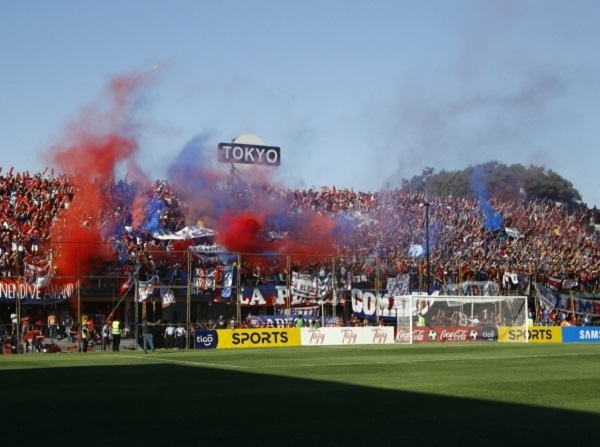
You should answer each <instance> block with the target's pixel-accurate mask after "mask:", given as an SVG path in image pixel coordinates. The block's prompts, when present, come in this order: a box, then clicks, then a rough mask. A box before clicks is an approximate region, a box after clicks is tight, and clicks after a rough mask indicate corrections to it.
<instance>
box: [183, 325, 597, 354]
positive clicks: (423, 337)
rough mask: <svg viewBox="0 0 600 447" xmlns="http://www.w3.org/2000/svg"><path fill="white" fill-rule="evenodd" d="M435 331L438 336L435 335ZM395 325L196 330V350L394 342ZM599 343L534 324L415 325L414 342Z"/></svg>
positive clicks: (593, 333) (589, 334)
mask: <svg viewBox="0 0 600 447" xmlns="http://www.w3.org/2000/svg"><path fill="white" fill-rule="evenodd" d="M433 334H435V335H433ZM397 335H398V334H397V333H396V328H394V327H392V326H384V327H325V328H318V329H313V328H262V329H219V330H196V331H195V332H194V344H193V347H194V348H195V349H247V348H274V347H293V346H339V345H380V344H393V343H394V342H395V339H396V337H397ZM525 341H526V342H528V343H600V326H577V327H560V326H550V327H549V326H532V327H530V328H528V329H527V330H526V331H525V330H524V329H523V328H522V327H510V326H507V327H503V326H500V327H475V326H473V327H468V328H456V329H455V330H449V329H448V328H442V327H439V328H436V327H433V326H432V327H427V328H415V329H414V331H413V342H414V343H444V342H473V343H477V342H497V343H522V342H525Z"/></svg>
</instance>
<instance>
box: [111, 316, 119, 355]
mask: <svg viewBox="0 0 600 447" xmlns="http://www.w3.org/2000/svg"><path fill="white" fill-rule="evenodd" d="M111 329H112V330H111V332H112V339H113V351H115V352H116V351H118V350H119V346H121V322H120V321H119V319H118V318H116V317H115V319H114V320H113V322H112V328H111Z"/></svg>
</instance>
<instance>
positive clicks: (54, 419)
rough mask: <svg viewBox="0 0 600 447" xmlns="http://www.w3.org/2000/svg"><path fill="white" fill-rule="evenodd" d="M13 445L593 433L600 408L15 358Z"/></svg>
mask: <svg viewBox="0 0 600 447" xmlns="http://www.w3.org/2000/svg"><path fill="white" fill-rule="evenodd" d="M0 382H1V383H2V393H1V399H2V408H3V411H2V412H3V415H4V418H3V422H2V425H3V429H2V433H3V434H2V436H1V437H2V441H1V442H2V445H3V446H12V445H19V446H26V445H36V446H39V445H61V446H63V447H64V446H69V445H77V446H80V445H84V446H86V447H90V446H95V445H105V446H106V445H110V446H119V445H130V446H137V445H152V446H154V445H160V446H193V445H218V446H229V445H235V446H244V445H251V446H254V445H256V446H258V445H260V446H271V445H282V446H298V445H302V446H307V445H308V446H320V445H335V446H351V445H363V446H364V445H377V446H387V445H392V443H393V444H394V445H402V444H405V443H407V442H410V443H415V444H419V445H477V446H489V445H502V446H506V445H526V444H529V445H530V444H531V443H534V445H544V444H547V445H557V444H562V445H576V444H578V445H582V444H585V443H586V442H593V441H595V439H596V435H593V436H592V430H593V428H595V427H596V424H597V423H598V422H600V418H599V417H598V415H595V414H588V413H582V412H571V411H565V410H560V409H549V408H539V407H529V406H525V405H512V404H506V403H497V402H486V401H479V400H476V399H461V398H451V397H442V396H435V395H427V394H419V393H411V392H404V391H390V390H383V389H377V388H367V387H361V386H353V385H348V384H342V383H331V382H322V381H312V380H304V379H295V378H286V377H279V376H271V375H265V374H255V373H248V372H240V371H232V370H217V369H209V368H198V367H194V368H190V367H184V366H174V365H144V366H118V367H114V366H110V367H109V366H100V367H85V368H84V367H70V368H49V369H26V370H8V371H2V372H0Z"/></svg>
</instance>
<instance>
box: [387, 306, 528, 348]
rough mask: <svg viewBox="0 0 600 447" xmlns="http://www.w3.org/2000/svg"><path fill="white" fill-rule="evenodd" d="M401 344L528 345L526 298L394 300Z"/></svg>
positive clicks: (397, 340)
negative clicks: (490, 342) (476, 342)
mask: <svg viewBox="0 0 600 447" xmlns="http://www.w3.org/2000/svg"><path fill="white" fill-rule="evenodd" d="M394 300H395V302H394V310H395V311H396V334H395V337H394V340H395V342H396V343H399V344H413V343H414V342H447V341H450V342H456V341H459V342H460V341H465V342H470V341H510V342H517V343H527V340H528V338H529V337H528V331H529V321H528V318H527V316H528V313H529V311H528V308H527V297H526V296H521V295H509V296H466V295H461V296H445V295H407V296H401V297H395V298H394Z"/></svg>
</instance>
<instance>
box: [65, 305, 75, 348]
mask: <svg viewBox="0 0 600 447" xmlns="http://www.w3.org/2000/svg"><path fill="white" fill-rule="evenodd" d="M72 328H73V317H72V316H71V314H70V313H69V312H67V315H66V316H65V334H67V338H68V341H69V343H72V342H73V333H72V332H71V329H72Z"/></svg>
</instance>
